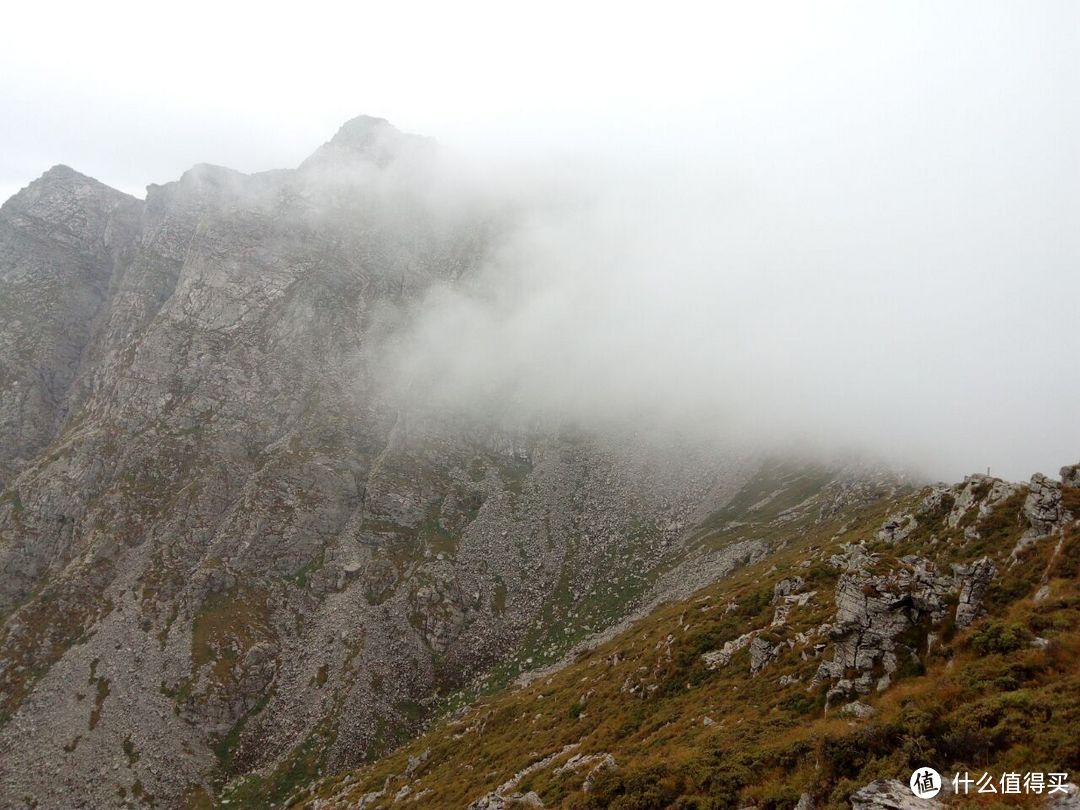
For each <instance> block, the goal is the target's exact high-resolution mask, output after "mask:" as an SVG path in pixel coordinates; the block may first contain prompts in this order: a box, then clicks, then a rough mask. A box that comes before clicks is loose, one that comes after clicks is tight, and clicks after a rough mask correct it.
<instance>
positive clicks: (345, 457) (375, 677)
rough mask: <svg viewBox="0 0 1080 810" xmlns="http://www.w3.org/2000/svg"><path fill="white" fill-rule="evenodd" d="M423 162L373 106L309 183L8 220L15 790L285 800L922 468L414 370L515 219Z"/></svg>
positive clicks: (0, 600) (3, 459) (10, 720)
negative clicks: (507, 406) (501, 408)
mask: <svg viewBox="0 0 1080 810" xmlns="http://www.w3.org/2000/svg"><path fill="white" fill-rule="evenodd" d="M435 160H437V147H435V146H434V145H433V144H432V143H431V142H430V141H428V140H427V139H424V138H419V137H417V136H411V135H406V134H404V133H401V132H399V131H397V130H396V129H395V128H393V127H392V126H391V125H390V124H388V123H387V122H385V121H382V120H381V119H375V118H368V117H362V118H358V119H356V120H354V121H350V122H349V123H347V124H345V126H343V127H342V128H341V130H340V132H339V133H338V134H337V135H336V136H335V137H334V138H333V139H332V140H331V141H329V142H328V143H327V144H325V145H324V146H322V147H321V148H319V149H318V151H316V152H315V154H314V155H313V156H312V157H311V158H309V159H308V160H306V161H305V162H304V163H303V164H302V165H301V166H300V167H299V168H298V169H296V170H287V171H272V172H265V173H260V174H253V175H245V174H241V173H239V172H235V171H232V170H229V169H225V168H222V167H217V166H210V165H199V166H196V167H194V168H192V169H191V170H190V171H188V172H186V173H185V174H184V175H183V176H182V177H181V178H180V179H179V180H177V181H174V182H170V183H166V184H164V185H153V186H150V187H149V188H148V189H147V194H146V198H145V200H138V199H135V198H133V197H130V196H128V195H125V194H122V193H120V192H118V191H115V190H113V189H110V188H108V187H106V186H104V185H102V184H101V183H99V182H97V181H95V180H93V179H91V178H88V177H85V176H83V175H81V174H79V173H78V172H75V171H73V170H71V169H69V168H66V167H59V166H58V167H56V168H54V169H51V170H50V171H48V172H47V173H46V174H45V175H43V176H42V177H41V178H39V179H38V180H36V181H34V182H33V183H32V184H31V185H30V186H29V187H27V188H26V189H24V190H22V191H21V192H19V193H18V194H16V195H15V196H14V197H13V198H11V199H10V200H8V201H7V202H6V203H4V205H3V207H2V208H0V311H2V313H3V317H2V318H0V383H2V384H0V479H2V491H0V621H2V629H0V803H3V804H4V805H6V806H20V805H23V804H25V805H27V806H34V807H42V808H46V807H64V808H70V807H95V808H100V807H110V806H140V805H145V806H156V807H184V806H189V805H192V806H200V803H205V802H212V801H215V800H216V799H217V798H219V797H221V796H223V795H224V794H225V793H227V792H230V791H236V790H256V787H254V786H258V785H263V788H260V790H261V795H262V797H263V798H261V799H260V801H261V802H264V803H273V802H277V801H280V800H281V799H283V798H284V797H285V795H287V793H288V792H289V790H291V788H292V787H294V786H296V785H297V784H299V783H301V782H303V781H304V780H308V779H311V778H314V777H316V776H318V775H319V774H320V773H321V774H327V773H331V772H338V771H342V770H344V769H347V768H351V767H355V766H357V765H358V764H360V763H362V762H365V761H369V760H371V759H373V758H375V757H377V756H378V755H380V754H381V753H383V752H386V751H388V750H391V749H392V748H393V747H395V746H397V745H399V744H401V743H403V742H405V741H407V740H409V739H411V738H412V737H413V736H414V735H415V734H416V733H417V732H419V731H420V730H421V729H422V728H423V727H424V725H425V724H426V723H427V722H430V720H431V719H433V718H434V717H436V716H437V715H438V713H439V712H440V711H442V710H443V708H444V707H445V705H446V703H447V701H451V700H458V701H460V700H464V699H465V698H466V697H467V696H470V695H476V694H479V693H483V692H488V691H491V690H493V689H495V688H497V687H499V686H500V685H502V684H505V683H507V682H509V681H510V680H511V679H513V678H514V677H516V676H517V675H518V674H519V673H520V672H522V671H523V670H530V669H536V668H539V667H542V666H546V665H550V664H552V663H554V662H556V661H558V660H560V659H561V658H562V657H563V656H565V655H566V654H567V653H568V652H569V651H570V650H571V649H572V648H573V647H574V645H576V644H579V643H580V642H583V641H584V640H586V639H588V638H590V637H592V636H594V635H595V634H597V633H602V632H605V631H609V630H610V628H613V627H617V626H618V625H619V623H620V622H624V621H626V620H627V619H628V617H631V616H634V615H637V614H640V613H641V612H643V611H645V610H647V609H648V608H649V607H650V606H653V605H655V604H658V603H660V602H662V601H664V600H668V599H672V598H677V597H679V596H685V595H686V594H688V593H690V592H692V591H693V590H694V589H695V588H697V587H700V586H701V585H703V584H705V583H707V582H709V581H711V580H713V579H714V578H715V577H716V576H718V575H720V574H723V573H726V572H729V571H731V570H733V569H734V568H736V567H738V566H740V565H742V564H745V563H747V562H749V561H753V560H758V559H761V558H763V557H766V556H768V555H770V554H771V553H773V552H774V551H775V549H776V548H777V547H778V546H779V545H782V544H783V543H784V542H786V540H785V539H784V538H785V535H784V534H783V533H782V532H781V531H780V530H781V529H782V528H784V527H786V528H787V529H790V530H794V528H795V527H797V526H801V525H804V524H811V523H815V522H816V521H818V520H820V519H822V516H823V515H826V514H829V513H830V510H833V511H835V510H837V509H843V508H845V506H846V505H850V504H860V503H867V502H873V501H875V500H876V499H878V498H880V497H883V496H886V495H889V494H891V493H895V492H897V491H899V489H900V488H902V487H903V486H904V484H903V483H902V482H901V481H899V480H898V479H897V478H896V477H895V476H893V475H891V474H887V473H881V472H879V471H875V470H869V469H865V468H861V467H857V466H853V465H846V466H845V465H842V464H838V465H836V466H833V467H827V466H819V465H812V464H807V463H799V462H793V461H783V460H769V459H765V458H763V457H761V456H759V455H757V454H755V453H753V452H749V451H747V450H745V449H738V448H734V447H711V446H704V445H702V444H700V443H698V442H692V441H689V440H685V439H682V440H680V439H678V438H677V437H676V438H672V437H671V436H668V435H663V436H661V435H659V434H656V435H653V434H652V433H645V434H642V433H641V432H640V431H639V432H637V433H635V432H633V431H619V430H615V429H613V430H611V431H605V432H603V433H598V432H595V431H592V432H590V431H587V430H584V429H581V428H579V427H576V426H574V425H572V424H565V425H538V424H531V423H523V420H515V419H513V418H504V417H503V416H499V415H498V414H497V413H496V415H495V416H491V415H479V414H476V413H454V412H447V411H443V410H440V409H439V408H436V407H433V406H432V404H431V403H430V402H428V401H427V400H426V399H425V398H424V397H423V396H418V395H414V394H411V393H410V390H408V389H406V390H401V389H400V387H395V385H393V384H391V383H390V382H388V380H389V379H390V377H391V376H392V375H390V374H388V367H389V366H391V365H392V363H393V360H392V358H393V357H394V353H393V349H394V346H395V341H396V340H397V339H398V336H399V335H400V334H401V331H402V329H403V328H404V325H407V324H408V323H409V322H410V318H411V317H413V313H414V312H415V310H416V307H417V306H418V305H419V303H420V302H422V301H423V300H424V297H425V295H426V294H427V293H428V292H429V291H430V290H432V289H434V288H437V287H438V286H440V285H454V284H459V283H466V282H468V281H469V280H470V279H471V278H473V277H474V276H475V274H476V271H477V268H479V267H481V266H482V264H483V262H484V261H485V259H486V257H488V256H489V255H490V254H491V252H492V251H493V250H496V249H497V247H498V245H499V239H500V234H502V233H504V232H505V230H506V229H507V228H508V227H510V226H511V225H512V222H510V221H509V218H511V217H512V212H507V211H505V210H502V209H500V208H498V207H497V206H490V205H485V204H479V203H478V204H470V205H446V204H444V203H443V202H440V200H442V199H443V197H444V196H445V195H442V194H440V193H434V192H436V191H442V190H443V189H442V188H441V187H440V188H439V189H433V188H432V185H433V184H434V183H435V181H434V180H432V177H433V176H434V174H433V170H432V166H433V163H434V161H435ZM439 182H443V181H441V180H440V181H439ZM493 411H498V408H495V407H494V406H493ZM511 417H512V414H511ZM734 527H738V531H735V528H734ZM275 775H276V776H275Z"/></svg>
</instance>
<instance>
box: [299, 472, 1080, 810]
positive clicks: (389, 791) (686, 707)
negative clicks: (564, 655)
mask: <svg viewBox="0 0 1080 810" xmlns="http://www.w3.org/2000/svg"><path fill="white" fill-rule="evenodd" d="M992 489H993V491H992V492H991V490H992ZM999 495H1000V497H998V496H999ZM1061 495H1062V504H1063V507H1064V508H1065V509H1070V510H1071V512H1072V514H1080V490H1077V489H1069V488H1065V489H1063V490H1062V493H1061ZM1026 497H1027V489H1026V488H1024V487H1020V488H1016V489H1013V490H1009V491H1006V492H1004V493H998V491H997V489H994V488H993V487H992V481H991V480H990V479H986V480H985V481H973V482H971V483H970V484H969V485H967V486H966V487H959V486H958V487H953V488H951V489H949V490H947V491H944V492H941V491H930V490H924V491H922V492H918V493H912V494H908V495H905V496H903V497H901V498H898V499H894V500H880V501H877V502H874V503H871V504H869V505H863V506H858V507H852V508H846V509H844V510H841V511H840V512H839V513H837V514H834V515H833V516H831V517H828V518H825V519H821V520H819V521H817V522H816V523H814V524H812V525H808V526H807V525H803V526H799V527H792V530H791V534H790V536H788V537H786V538H784V540H783V541H781V542H780V549H779V550H778V551H777V552H776V553H775V554H773V555H771V556H769V557H768V558H766V559H764V560H763V561H761V562H759V563H757V564H755V565H753V566H750V567H746V568H743V569H741V570H739V571H737V572H735V573H734V574H732V575H731V576H729V577H727V578H724V579H723V580H721V581H718V582H716V583H714V584H712V585H710V586H708V587H706V588H704V589H703V590H701V591H700V592H698V593H697V594H695V595H694V596H692V597H691V598H689V599H687V600H685V601H681V602H678V603H673V604H668V605H666V606H663V607H662V608H660V609H658V610H656V611H655V612H654V613H652V614H651V615H649V616H648V617H647V618H645V619H643V620H641V621H639V622H637V623H636V624H635V625H634V626H633V627H632V628H631V629H629V630H628V631H626V632H624V633H622V634H621V635H619V636H618V637H616V638H614V639H612V640H611V641H609V642H607V643H605V644H603V645H602V646H599V647H597V648H595V649H593V650H591V651H589V652H587V653H584V654H582V655H581V656H579V658H578V659H577V660H576V661H574V662H573V663H572V664H571V665H569V666H567V667H566V668H564V669H562V670H561V671H559V672H557V673H556V674H554V675H552V676H550V677H546V678H543V679H541V680H538V681H534V682H533V683H531V684H530V685H528V686H527V687H522V688H518V689H512V690H507V691H503V692H500V693H498V694H495V695H492V696H489V697H487V698H484V699H482V700H480V701H479V702H478V703H476V704H474V705H473V706H472V707H470V708H468V709H466V710H463V711H460V712H458V713H457V714H456V715H455V716H453V717H449V718H447V719H445V720H443V721H441V722H439V723H437V724H435V725H433V726H432V727H431V728H430V729H429V731H428V732H427V733H426V734H425V735H423V736H422V737H421V738H419V739H417V740H415V741H413V742H412V743H410V744H408V745H406V746H405V747H403V748H401V749H400V750H398V751H397V752H395V753H393V754H391V755H389V756H387V757H385V758H383V759H381V760H379V761H377V762H375V763H373V764H371V765H369V766H365V767H363V768H361V769H359V770H357V771H355V772H352V773H348V774H341V775H337V776H334V777H331V778H328V779H325V780H323V781H321V782H318V783H316V784H313V785H311V786H309V787H307V788H305V789H303V790H301V791H300V792H298V793H296V794H294V795H293V796H292V798H291V801H290V805H291V806H297V807H315V806H317V807H320V808H327V807H358V806H360V807H367V808H385V807H390V806H391V804H394V803H395V799H397V804H396V805H395V806H401V803H402V802H407V803H412V804H413V806H418V807H435V808H464V807H467V806H468V805H469V804H470V802H473V801H475V800H477V799H478V798H480V797H482V796H484V795H485V794H489V793H491V792H493V791H496V792H497V794H498V796H500V797H502V798H503V799H504V800H506V799H508V800H509V801H508V802H507V806H515V805H514V802H515V801H518V802H519V804H518V805H517V806H528V804H527V802H529V801H532V802H533V803H534V805H535V801H536V798H538V799H539V800H540V801H542V802H543V805H544V806H547V807H563V808H609V807H610V808H623V810H630V809H631V808H633V809H634V810H645V809H646V808H665V807H678V808H727V807H731V808H735V807H742V806H744V805H746V804H753V805H755V806H757V807H760V808H789V807H793V806H794V805H795V804H796V802H797V801H798V800H799V798H800V795H801V794H803V793H808V794H810V795H811V796H812V797H813V799H814V800H815V802H816V803H817V804H818V806H824V807H830V808H842V807H847V806H848V799H849V796H850V795H851V793H852V792H853V791H855V790H856V789H858V788H859V787H861V786H863V785H865V784H867V783H868V782H870V781H872V780H874V779H878V778H900V779H902V780H904V781H906V778H907V775H908V774H910V772H911V770H912V769H913V768H914V767H915V766H919V765H927V764H930V765H933V766H934V767H936V768H937V769H938V770H939V771H941V772H942V773H951V772H952V771H954V770H971V771H978V772H979V773H982V772H983V771H989V772H991V773H997V774H1000V773H1001V772H1004V771H1020V772H1025V771H1045V772H1049V771H1068V772H1070V773H1072V774H1075V773H1076V772H1078V771H1080V734H1077V732H1076V729H1077V728H1080V530H1078V528H1077V524H1076V523H1075V522H1073V523H1070V522H1068V520H1066V521H1065V522H1064V525H1063V526H1059V527H1058V528H1057V529H1056V530H1055V531H1053V533H1052V534H1050V536H1048V537H1045V538H1042V539H1037V540H1034V541H1032V542H1030V543H1028V544H1026V548H1023V549H1022V550H1020V551H1019V552H1018V553H1017V554H1015V555H1013V552H1014V549H1015V548H1016V547H1017V544H1018V541H1019V540H1020V539H1021V537H1022V536H1024V534H1025V532H1028V533H1030V520H1029V517H1028V515H1027V513H1026V510H1025V507H1024V504H1025V499H1026ZM965 499H967V500H970V501H971V504H970V507H969V508H967V509H965V510H961V509H960V506H963V505H964V503H963V501H964V500H965ZM958 504H959V505H958ZM980 507H982V508H980ZM908 513H911V514H915V515H917V516H918V518H917V521H914V522H916V523H917V526H915V527H914V528H912V529H911V530H910V531H909V532H908V533H907V536H906V537H900V538H899V539H898V541H897V538H896V537H894V538H893V539H894V542H891V543H890V542H889V541H888V539H887V537H886V535H883V534H881V533H880V530H881V529H882V527H883V525H885V524H886V523H887V519H888V518H889V517H890V516H894V515H898V514H899V515H905V514H908ZM958 513H960V514H959V517H957V515H958ZM717 524H718V525H719V521H717ZM724 530H725V531H728V532H730V531H731V528H730V526H729V527H727V528H726V529H724ZM715 531H720V529H719V528H717V529H715ZM708 541H709V537H708V532H706V535H705V536H703V537H702V542H708ZM851 544H861V546H862V547H863V549H858V548H856V549H853V547H852V545H851ZM1021 545H1023V544H1021ZM863 553H864V554H865V555H868V556H866V557H865V560H866V561H865V563H864V564H863V568H861V569H860V570H859V572H858V573H857V576H859V577H864V578H865V582H866V584H865V585H864V586H862V587H863V590H864V592H865V595H866V596H867V597H869V598H874V597H875V593H874V592H873V591H874V589H875V588H878V587H882V585H881V584H882V583H891V582H899V583H902V584H903V583H907V582H909V580H912V579H914V580H917V579H918V578H919V577H920V576H922V574H920V573H919V571H921V570H924V569H927V568H928V569H929V570H930V571H931V572H937V574H938V575H940V576H941V577H948V576H949V572H951V571H952V570H953V569H952V565H953V564H969V563H972V562H973V561H975V560H977V559H981V558H984V557H986V558H989V559H990V560H991V561H993V563H994V566H995V568H996V573H995V575H994V576H993V578H992V580H991V581H990V584H989V588H988V589H987V590H986V592H985V593H984V594H983V595H982V596H981V598H980V600H979V601H980V602H981V605H982V607H981V610H980V611H979V614H978V618H977V620H976V621H975V622H974V623H973V624H971V625H970V626H968V627H965V628H958V627H957V625H956V620H957V614H956V604H957V602H958V601H959V600H961V599H963V598H965V597H964V595H963V593H962V592H961V594H959V595H958V594H957V593H955V592H953V593H948V594H946V595H945V596H944V597H943V598H944V600H945V608H946V610H944V611H943V612H942V611H938V612H936V613H935V612H934V611H932V610H930V611H929V613H923V612H920V610H919V609H917V608H918V606H917V605H916V606H915V607H914V608H913V607H911V605H910V604H907V605H906V606H901V605H900V603H899V602H897V605H898V606H897V607H896V610H898V611H899V610H904V611H909V614H908V615H911V616H915V617H916V620H913V621H912V622H911V623H910V625H909V626H906V627H905V629H904V630H903V632H902V633H899V634H898V635H897V637H896V650H897V658H898V661H897V663H895V665H893V666H892V667H891V669H892V672H891V674H889V676H888V677H887V678H885V679H884V681H882V680H881V678H880V676H882V674H883V673H882V671H881V668H880V664H879V663H875V664H874V668H873V671H870V670H867V671H866V672H865V673H864V674H865V675H866V677H871V676H872V677H873V678H875V679H877V680H876V683H877V684H878V685H881V686H884V688H882V689H880V690H879V689H878V688H877V687H876V686H875V688H873V689H872V690H870V691H869V693H868V694H861V695H846V696H842V695H839V694H838V692H839V691H840V690H839V689H838V687H837V682H836V680H835V678H834V679H829V678H822V677H821V676H820V669H821V665H822V663H823V662H826V661H830V660H832V658H833V652H834V651H833V648H834V646H835V645H836V644H837V643H838V641H837V638H838V635H837V634H838V631H837V630H836V628H837V627H838V625H837V624H836V620H837V614H838V605H837V603H836V601H835V597H836V591H837V586H838V583H839V582H841V581H842V580H844V578H845V577H847V578H848V582H849V585H850V580H851V577H852V576H855V575H852V574H851V568H850V565H851V563H850V560H851V559H852V558H853V555H856V556H857V555H858V554H863ZM845 565H847V566H848V567H847V568H845ZM961 570H963V569H961ZM912 572H914V573H912ZM796 575H797V576H799V577H800V578H801V579H802V583H801V584H800V586H799V588H798V593H801V594H802V595H804V596H805V594H812V595H811V596H806V597H805V598H803V599H802V600H792V603H791V604H790V606H789V607H788V608H787V609H788V613H787V617H786V620H783V621H779V622H776V621H774V620H775V619H777V618H778V617H777V613H776V611H777V607H778V606H780V605H781V604H782V603H783V602H784V601H785V600H784V599H783V593H784V591H785V586H781V588H780V591H779V595H778V592H777V585H778V583H780V582H781V581H782V580H785V579H787V580H789V583H790V581H791V578H793V577H794V576H796ZM932 576H933V574H932ZM858 581H863V580H858ZM890 587H891V586H890ZM905 587H907V586H905ZM799 601H802V602H805V604H799V603H798V602H799ZM908 601H909V603H910V599H909V600H908ZM928 610H929V609H928ZM781 618H782V617H781ZM748 631H757V632H756V633H755V635H754V638H755V639H761V640H760V641H757V642H755V644H753V645H748V646H743V647H742V648H739V649H737V650H736V651H735V652H734V654H733V655H732V656H731V657H730V661H729V662H728V663H727V664H726V665H724V664H720V665H717V664H716V663H715V656H713V657H711V658H707V657H705V654H706V653H709V652H715V651H718V650H722V649H723V647H724V644H725V642H733V641H736V640H737V639H739V637H740V636H743V634H745V633H747V632H748ZM737 646H738V645H736V647H737ZM763 650H764V651H766V652H768V651H769V650H772V651H775V652H774V653H770V654H768V655H764V656H762V655H761V652H762V651H763ZM755 655H757V656H758V657H763V658H765V659H767V658H769V657H770V655H774V657H773V660H771V661H770V660H767V661H766V662H765V664H764V665H763V666H761V668H760V671H758V672H757V673H755V674H752V673H751V668H752V660H751V659H752V657H754V656H755ZM710 660H711V661H713V665H712V666H710ZM755 663H760V661H755ZM857 674H859V673H856V672H846V673H844V675H845V676H851V677H852V678H854V677H855V676H856V675H857ZM830 690H832V692H831V693H830ZM855 697H857V698H858V703H855V704H853V705H852V704H851V701H852V700H854V698H855ZM849 705H850V708H849V709H845V708H844V707H845V706H849ZM867 707H869V708H867ZM855 711H857V712H858V714H859V715H860V716H856V715H855V714H852V713H851V712H855ZM575 757H576V758H575ZM515 775H516V776H515ZM531 794H535V796H533V795H531ZM1009 798H1010V799H1013V798H1014V797H1009ZM521 802H524V803H521ZM984 804H986V806H993V802H992V801H991V802H990V803H984ZM1015 805H1016V801H1015V800H1013V801H1010V802H1009V804H1008V806H1015ZM491 806H502V805H497V804H493V805H491ZM1003 806H1004V805H1003Z"/></svg>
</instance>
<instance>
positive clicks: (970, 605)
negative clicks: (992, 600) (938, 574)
mask: <svg viewBox="0 0 1080 810" xmlns="http://www.w3.org/2000/svg"><path fill="white" fill-rule="evenodd" d="M995 574H997V566H996V565H994V563H993V561H992V560H991V559H990V558H989V557H983V558H981V559H979V560H976V561H975V562H973V563H972V564H971V565H954V566H953V575H954V576H955V578H956V581H957V582H958V583H959V585H960V600H959V602H958V603H957V605H956V626H957V627H958V628H961V629H963V628H965V627H968V626H970V625H971V623H972V622H974V621H975V620H976V619H977V618H979V616H980V615H982V612H983V599H984V597H985V596H986V592H987V590H989V588H990V584H991V583H992V582H993V581H994V575H995Z"/></svg>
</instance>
